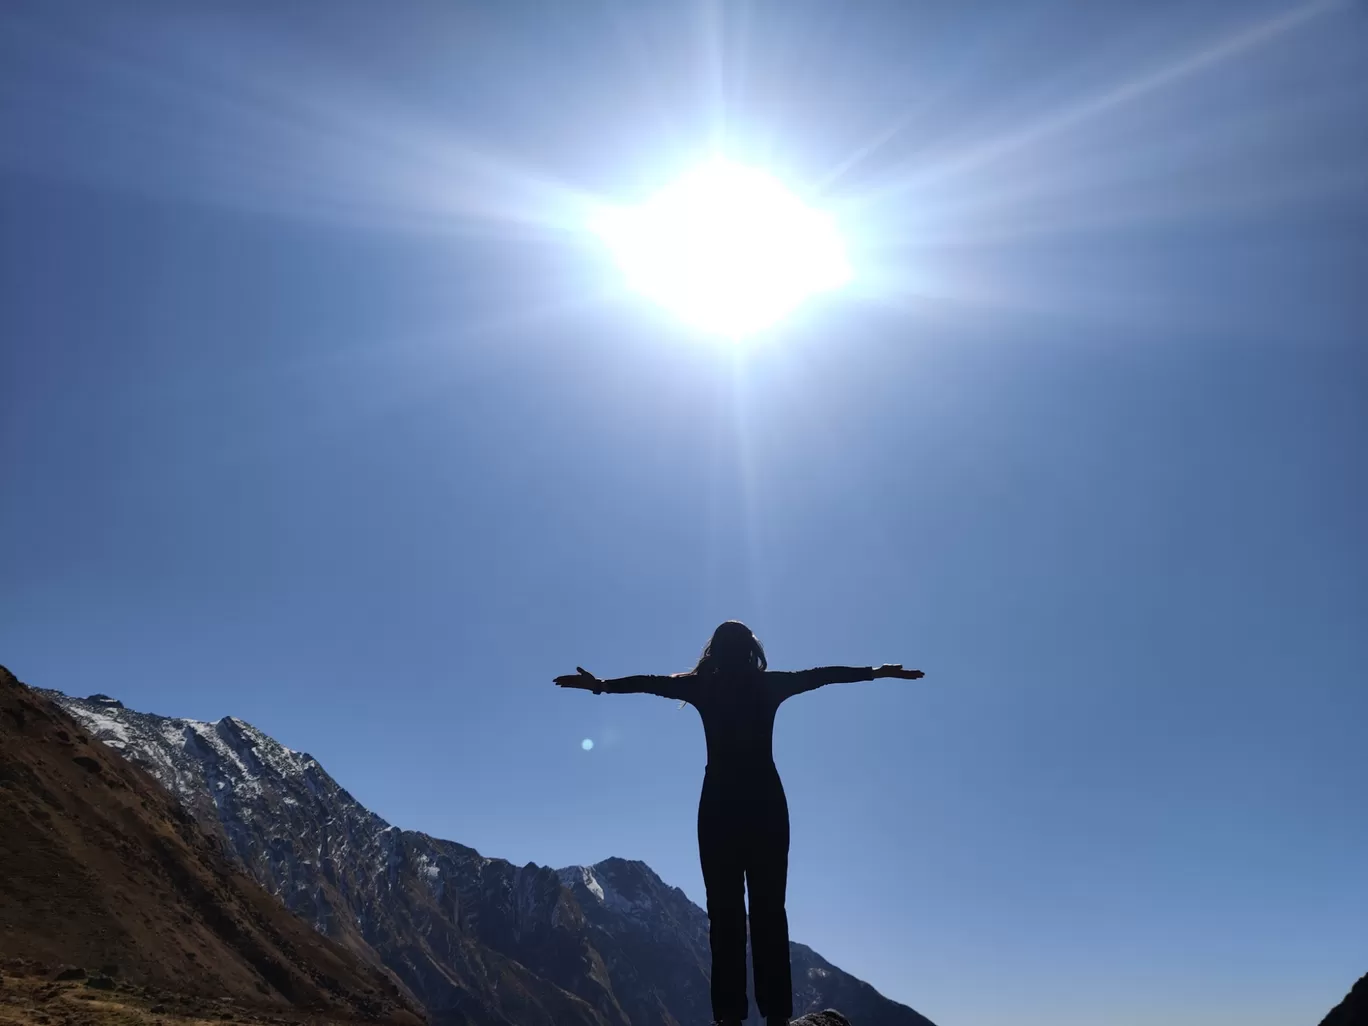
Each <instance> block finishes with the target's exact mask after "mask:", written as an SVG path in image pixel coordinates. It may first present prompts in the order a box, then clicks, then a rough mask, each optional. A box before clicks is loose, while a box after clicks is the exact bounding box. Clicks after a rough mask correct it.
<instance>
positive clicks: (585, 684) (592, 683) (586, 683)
mask: <svg viewBox="0 0 1368 1026" xmlns="http://www.w3.org/2000/svg"><path fill="white" fill-rule="evenodd" d="M575 669H576V670H577V671H578V672H577V673H566V674H562V675H561V676H559V677H557V678H556V679H555V680H554V681H553V682H552V683H554V684H555V685H556V687H558V688H579V689H580V690H582V691H594V692H597V691H598V687H597V685H598V683H599V679H598V678H597V677H595V676H594V675H593V674H592V673H590V672H589V671H588V670H586V669H585V668H584V667H583V666H576V667H575Z"/></svg>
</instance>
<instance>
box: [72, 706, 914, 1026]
mask: <svg viewBox="0 0 1368 1026" xmlns="http://www.w3.org/2000/svg"><path fill="white" fill-rule="evenodd" d="M45 694H46V695H48V696H49V697H51V698H52V699H53V700H54V701H56V702H58V703H59V704H61V705H62V706H63V707H64V708H65V709H67V710H68V711H69V712H70V713H71V714H72V715H73V716H75V717H76V718H77V719H78V720H80V721H81V723H82V724H83V725H84V727H85V729H87V730H88V731H89V732H90V733H91V735H92V736H94V737H97V738H99V739H100V740H102V741H104V742H105V743H106V744H108V745H109V746H110V747H112V748H115V749H117V750H118V751H119V752H120V753H121V754H123V755H124V756H126V757H127V758H129V759H130V760H132V761H133V762H135V763H137V764H138V765H140V766H142V767H144V768H145V769H147V770H148V771H149V772H150V773H151V774H152V775H153V776H155V777H156V778H157V779H158V780H160V781H161V782H162V784H163V785H164V786H165V787H166V788H167V789H168V790H169V791H171V792H172V793H173V794H174V795H175V796H176V797H177V798H178V799H179V800H180V801H181V802H182V803H183V805H184V806H185V807H186V809H187V810H189V811H190V813H191V814H192V815H193V816H195V818H196V819H197V820H199V821H200V822H201V823H202V824H203V825H204V827H205V828H206V829H208V830H210V831H214V832H217V833H218V834H219V836H221V837H222V838H223V842H224V845H225V847H226V848H227V849H228V850H230V851H232V852H233V853H234V854H235V855H236V856H237V858H238V859H240V861H241V862H242V864H243V866H244V867H245V868H246V869H247V870H248V872H249V873H250V874H251V875H253V876H254V877H255V878H256V879H257V880H259V881H260V882H261V883H262V884H263V885H264V886H265V887H266V889H267V890H269V891H270V892H272V893H274V894H276V895H278V896H279V897H280V898H281V899H282V900H283V901H284V903H285V904H286V906H287V907H289V908H290V909H291V910H292V911H294V912H295V913H296V914H298V915H300V916H301V917H303V918H304V919H306V920H307V921H308V922H310V923H311V924H313V926H314V927H315V929H317V930H318V931H320V932H321V933H324V934H325V935H327V936H329V937H331V938H333V939H334V940H337V941H338V942H340V943H342V944H343V945H345V946H347V947H349V948H350V949H351V950H353V951H355V952H356V953H357V954H359V955H361V956H362V957H363V958H367V959H369V960H371V961H372V962H374V963H376V964H379V965H383V966H386V967H388V968H389V969H390V970H391V971H393V972H394V973H395V975H397V976H398V977H399V978H400V979H401V980H402V981H403V983H404V984H405V985H406V986H407V987H408V988H409V990H410V991H411V992H412V993H413V994H414V995H415V996H417V998H418V999H419V1000H420V1001H421V1002H422V1003H423V1005H424V1006H425V1007H426V1008H427V1010H428V1013H429V1016H430V1018H431V1019H432V1021H433V1022H434V1023H438V1024H441V1026H446V1024H464V1023H470V1024H479V1026H485V1024H488V1026H514V1024H516V1026H532V1024H546V1026H551V1024H557V1026H562V1024H570V1026H576V1024H582V1026H656V1024H661V1026H675V1024H685V1023H697V1022H708V1021H709V1020H710V1018H711V1013H710V1007H709V999H708V973H709V965H710V959H709V953H708V939H707V936H708V935H707V915H706V913H704V912H703V910H702V909H700V908H699V907H698V906H697V905H695V904H693V903H692V902H691V901H689V900H688V898H687V897H686V896H685V895H684V893H683V892H682V891H680V890H679V889H678V888H674V887H670V886H669V885H667V884H665V883H664V881H662V880H660V878H659V877H658V876H656V875H655V873H653V872H652V871H651V870H650V868H649V867H648V866H646V865H645V864H644V863H640V862H629V861H626V860H621V859H608V860H605V861H604V862H600V863H597V864H596V865H593V866H576V867H567V868H564V869H560V870H554V869H550V868H546V867H541V866H537V865H535V864H528V865H526V866H521V867H520V866H514V865H512V864H511V863H508V862H506V861H504V860H501V859H491V858H486V857H484V856H482V855H480V853H479V852H477V851H475V850H474V849H472V848H468V847H466V846H464V845H461V844H457V843H455V842H453V841H445V840H441V839H438V838H433V837H430V836H428V835H426V834H423V833H418V832H415V831H405V830H400V829H398V828H396V827H393V826H391V825H390V824H388V823H386V822H385V821H384V820H383V819H381V818H380V817H379V816H377V815H375V814H374V813H372V812H371V811H370V810H368V809H366V808H365V807H364V806H363V805H361V804H360V803H359V802H357V801H356V800H355V799H354V798H353V797H352V796H351V795H350V794H349V793H348V792H347V791H346V790H345V789H343V788H342V787H341V786H340V785H338V784H337V782H336V781H334V780H333V779H332V777H330V776H329V775H328V774H327V772H326V771H325V770H324V769H323V767H322V766H321V765H319V763H318V762H317V760H315V759H313V758H312V757H311V756H309V755H307V754H305V753H301V752H295V751H292V750H291V749H289V748H286V747H285V746H284V745H281V744H280V743H279V742H277V741H276V740H274V739H273V738H271V737H270V736H269V735H267V734H265V733H263V732H262V731H259V730H257V729H256V728H255V727H252V726H251V725H250V724H248V723H245V722H244V721H242V720H239V719H236V718H234V717H225V718H223V719H221V720H219V721H217V722H215V723H206V722H202V721H195V720H186V719H177V718H170V717H163V716H157V715H154V714H148V713H140V712H135V711H133V710H130V709H127V708H126V707H124V706H123V704H122V703H121V702H119V701H117V700H116V699H113V698H110V697H108V696H105V695H92V696H90V697H89V698H85V699H80V698H71V697H69V696H67V695H64V694H62V693H60V692H45ZM792 957H793V966H794V987H795V995H794V996H795V1008H796V1011H797V1012H798V1013H801V1012H803V1011H807V1010H816V1009H821V1008H826V1007H836V1008H840V1009H842V1010H843V1011H844V1012H846V1013H847V1014H848V1015H850V1016H851V1018H852V1019H854V1020H855V1021H856V1022H859V1023H861V1026H930V1023H929V1020H927V1019H926V1018H924V1017H923V1016H921V1015H920V1014H918V1013H917V1012H915V1011H913V1010H912V1009H910V1008H907V1007H906V1006H904V1005H900V1004H897V1003H895V1002H893V1001H890V1000H888V999H886V998H884V997H883V996H882V995H880V994H878V992H877V991H875V990H874V989H873V988H872V987H870V986H869V985H868V984H865V983H863V982H861V981H859V980H857V979H855V978H854V977H852V976H850V975H849V974H847V973H845V972H843V971H842V970H840V969H838V968H836V967H835V966H832V965H831V964H830V963H828V962H826V961H825V960H824V959H822V958H821V957H820V956H819V955H817V954H816V953H815V952H814V951H812V950H811V949H810V948H808V947H806V946H804V945H801V944H794V945H793V949H792Z"/></svg>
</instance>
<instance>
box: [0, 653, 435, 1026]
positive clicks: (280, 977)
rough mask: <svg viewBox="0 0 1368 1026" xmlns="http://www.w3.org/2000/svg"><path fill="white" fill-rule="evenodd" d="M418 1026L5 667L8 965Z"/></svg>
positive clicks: (2, 838)
mask: <svg viewBox="0 0 1368 1026" xmlns="http://www.w3.org/2000/svg"><path fill="white" fill-rule="evenodd" d="M14 958H21V959H24V960H25V961H36V962H39V963H48V964H50V965H54V966H55V965H58V964H61V963H72V962H75V963H76V964H77V965H80V966H94V967H100V970H101V972H100V975H98V976H97V977H96V979H97V980H99V981H103V985H105V986H113V981H112V979H111V977H113V976H117V977H118V978H119V979H120V980H121V981H127V982H128V983H131V984H139V985H143V986H155V987H158V988H165V989H167V990H170V991H172V992H175V993H176V994H181V995H192V996H199V997H203V998H213V999H214V1000H220V999H222V998H224V997H227V998H230V999H232V1000H233V1001H235V1002H237V1003H239V1004H245V1005H249V1006H261V1007H272V1006H275V1007H276V1008H277V1009H285V1008H287V1007H290V1006H293V1007H294V1008H297V1009H304V1010H308V1011H311V1012H318V1013H324V1014H327V1015H328V1016H329V1017H330V1018H340V1019H370V1020H380V1021H383V1022H385V1023H388V1024H391V1026H418V1024H419V1022H420V1021H421V1019H420V1016H419V1014H418V1013H417V1010H416V1009H415V1008H414V1007H413V1005H412V1003H411V1002H409V1001H407V1000H405V998H404V997H403V996H402V995H401V992H400V990H399V988H398V987H397V986H396V985H395V983H394V981H393V980H392V979H391V978H390V977H389V976H388V975H387V974H386V973H384V972H381V971H378V970H377V969H376V968H374V967H373V966H370V965H367V964H365V963H364V962H362V961H361V960H359V959H357V958H356V957H355V956H354V955H353V954H352V953H350V952H348V951H346V950H344V949H343V948H342V947H340V946H339V945H337V944H335V943H333V942H332V941H330V940H328V939H327V938H326V937H322V936H319V935H318V934H317V933H316V932H314V931H312V930H310V929H309V928H308V926H307V925H306V924H304V923H302V922H300V921H299V920H298V919H297V918H296V917H294V916H292V915H291V914H290V913H289V912H288V911H287V910H286V909H285V908H284V907H283V906H282V905H281V903H280V902H279V901H278V900H277V899H276V898H274V897H272V896H271V895H269V894H267V893H266V891H265V890H263V889H262V887H261V886H260V885H259V884H257V883H256V882H255V881H254V880H252V879H250V878H249V877H248V876H247V875H246V874H245V873H243V872H242V870H241V867H240V866H239V865H238V864H237V860H236V859H235V858H233V857H232V856H231V855H229V854H227V853H226V852H225V850H224V849H223V846H222V845H221V843H219V842H218V841H217V840H216V839H215V838H213V837H212V836H210V835H207V834H206V833H205V831H204V830H203V829H201V828H200V827H199V826H198V825H197V824H196V822H195V821H194V819H193V818H192V817H191V816H189V815H187V814H186V811H185V810H184V809H183V808H182V807H181V806H180V805H179V804H178V803H177V802H176V801H174V800H173V799H172V798H171V796H170V795H168V794H167V793H166V792H165V790H164V789H163V788H162V787H161V786H160V785H159V784H158V783H157V782H156V781H155V780H154V779H153V778H152V777H151V776H149V775H148V774H147V773H145V772H144V771H143V770H141V769H139V768H137V767H136V766H134V765H132V764H130V763H129V762H127V761H125V760H123V759H120V758H119V757H118V756H116V755H115V754H114V753H113V752H111V751H110V750H109V748H107V747H106V746H104V745H101V744H96V743H94V742H92V740H91V738H90V737H89V736H88V734H87V733H86V731H85V730H84V729H83V728H82V727H81V726H80V725H79V724H78V723H77V722H76V721H75V720H74V719H72V717H71V716H69V715H68V714H67V713H65V712H64V711H62V710H61V709H60V708H58V707H57V706H56V705H54V704H53V703H52V702H50V701H48V700H47V699H45V698H43V697H42V696H41V695H39V694H35V693H34V692H33V691H32V690H30V689H28V688H25V687H24V686H23V685H22V684H20V683H19V682H18V681H17V680H15V678H14V677H13V675H12V674H10V673H9V671H8V670H5V669H4V668H3V667H0V959H14Z"/></svg>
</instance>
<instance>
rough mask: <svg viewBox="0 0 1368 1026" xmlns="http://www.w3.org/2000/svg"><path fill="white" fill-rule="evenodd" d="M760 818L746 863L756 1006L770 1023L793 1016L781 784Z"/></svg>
mask: <svg viewBox="0 0 1368 1026" xmlns="http://www.w3.org/2000/svg"><path fill="white" fill-rule="evenodd" d="M775 784H776V787H775V790H774V793H772V794H771V795H770V796H769V800H768V801H767V802H766V803H765V807H764V809H763V810H762V811H761V812H760V813H759V815H758V816H757V820H758V822H757V823H756V824H755V825H756V827H757V828H758V829H756V831H755V834H754V835H753V838H752V841H753V843H752V845H751V846H750V851H749V853H748V854H749V858H748V860H747V863H746V887H747V889H748V890H749V892H750V938H751V959H752V961H753V962H754V963H755V1003H756V1005H757V1006H758V1007H759V1009H760V1014H761V1015H763V1016H764V1017H765V1018H766V1019H768V1020H770V1021H771V1022H776V1021H777V1022H785V1023H786V1022H788V1020H789V1019H790V1018H791V1017H792V1015H793V977H792V969H791V968H790V965H789V934H788V914H787V913H786V912H785V911H784V900H785V897H786V892H787V890H788V852H789V821H788V804H787V802H785V800H784V791H783V788H782V787H781V786H778V781H777V780H776V781H775Z"/></svg>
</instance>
